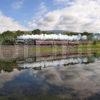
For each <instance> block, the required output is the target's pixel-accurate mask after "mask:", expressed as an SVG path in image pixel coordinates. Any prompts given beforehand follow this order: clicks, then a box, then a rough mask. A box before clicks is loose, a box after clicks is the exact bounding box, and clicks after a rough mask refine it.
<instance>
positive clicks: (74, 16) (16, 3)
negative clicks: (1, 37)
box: [0, 0, 100, 33]
mask: <svg viewBox="0 0 100 100" xmlns="http://www.w3.org/2000/svg"><path fill="white" fill-rule="evenodd" d="M34 29H41V30H66V31H74V32H85V31H87V32H97V33H98V32H100V0H0V33H1V32H3V31H7V30H11V31H16V30H25V31H26V30H34Z"/></svg>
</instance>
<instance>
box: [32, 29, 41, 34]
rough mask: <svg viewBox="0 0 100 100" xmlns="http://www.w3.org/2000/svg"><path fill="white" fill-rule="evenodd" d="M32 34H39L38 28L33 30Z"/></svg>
mask: <svg viewBox="0 0 100 100" xmlns="http://www.w3.org/2000/svg"><path fill="white" fill-rule="evenodd" d="M32 34H41V31H40V30H39V29H36V30H33V31H32Z"/></svg>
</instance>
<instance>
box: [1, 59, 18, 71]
mask: <svg viewBox="0 0 100 100" xmlns="http://www.w3.org/2000/svg"><path fill="white" fill-rule="evenodd" d="M16 66H17V64H16V61H0V71H1V70H4V71H6V72H12V71H13V69H14V68H16Z"/></svg>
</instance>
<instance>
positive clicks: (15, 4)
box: [11, 0, 24, 10]
mask: <svg viewBox="0 0 100 100" xmlns="http://www.w3.org/2000/svg"><path fill="white" fill-rule="evenodd" d="M23 3H24V0H17V1H16V2H13V3H12V5H11V6H12V8H13V9H15V10H18V9H20V8H21V7H22V6H23Z"/></svg>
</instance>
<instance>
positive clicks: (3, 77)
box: [0, 69, 21, 88]
mask: <svg viewBox="0 0 100 100" xmlns="http://www.w3.org/2000/svg"><path fill="white" fill-rule="evenodd" d="M20 73H21V72H20V71H18V70H17V69H14V70H13V71H12V72H10V73H9V72H4V71H2V72H1V73H0V88H1V87H3V85H4V83H6V82H8V81H11V80H13V79H14V78H15V77H16V76H18V75H19V74H20Z"/></svg>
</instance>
